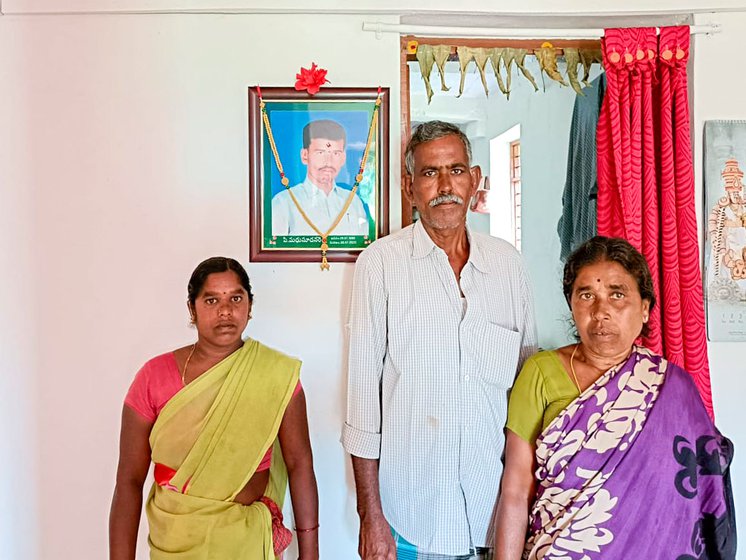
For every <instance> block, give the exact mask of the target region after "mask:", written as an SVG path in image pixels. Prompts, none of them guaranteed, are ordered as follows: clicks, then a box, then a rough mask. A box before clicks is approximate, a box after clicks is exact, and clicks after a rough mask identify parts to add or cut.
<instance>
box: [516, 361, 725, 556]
mask: <svg viewBox="0 0 746 560" xmlns="http://www.w3.org/2000/svg"><path fill="white" fill-rule="evenodd" d="M732 458H733V446H732V444H731V442H730V441H729V440H728V439H727V438H725V437H723V436H722V435H721V434H720V433H719V432H718V431H717V429H716V428H715V426H714V425H713V423H712V421H711V420H710V418H709V416H708V415H707V412H706V410H705V408H704V405H703V404H702V401H701V399H700V397H699V394H698V393H697V389H696V388H695V386H694V383H693V381H692V379H691V377H690V376H689V374H688V373H686V372H685V371H684V370H682V369H681V368H679V367H678V366H676V365H674V364H671V363H669V362H667V361H666V360H665V359H663V358H662V357H660V356H657V355H655V354H653V353H652V352H650V351H649V350H647V349H645V348H639V347H636V348H635V349H633V352H632V354H631V355H630V357H629V359H627V360H626V362H624V363H623V364H621V365H619V366H616V367H615V368H612V369H611V370H609V371H607V372H606V373H604V374H603V375H602V376H601V377H600V378H599V379H598V380H597V381H596V383H594V384H593V385H592V386H591V387H589V388H588V389H587V390H586V391H584V392H583V394H582V395H580V397H578V398H577V399H576V400H575V401H573V402H572V403H571V404H570V405H569V406H568V407H567V408H566V409H565V410H564V411H563V412H562V413H560V415H559V416H558V417H557V418H555V419H554V421H553V422H552V423H551V424H550V425H549V426H547V428H546V429H545V430H544V432H543V433H542V434H541V435H540V436H539V439H538V440H537V448H536V459H537V465H538V467H537V471H536V479H537V481H538V484H537V495H536V501H535V502H534V505H533V508H532V510H531V513H530V518H529V536H528V541H527V543H526V548H525V551H524V555H523V558H524V559H530V560H535V559H536V560H538V559H545V560H550V559H551V560H560V559H561V560H595V559H603V560H621V559H629V558H645V559H646V560H655V559H661V560H662V559H666V560H701V559H707V560H714V559H732V558H735V550H736V530H735V517H734V508H733V497H732V496H733V494H732V490H731V486H730V476H729V467H730V463H731V460H732Z"/></svg>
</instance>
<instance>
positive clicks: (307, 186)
mask: <svg viewBox="0 0 746 560" xmlns="http://www.w3.org/2000/svg"><path fill="white" fill-rule="evenodd" d="M301 185H302V187H303V190H304V191H305V192H306V194H307V195H308V196H314V195H317V194H324V191H322V190H321V189H320V188H319V187H317V186H316V185H314V184H313V181H311V178H310V177H309V176H308V175H306V179H305V180H304V181H303V183H301ZM336 192H337V183H336V182H335V183H334V186H333V187H332V190H331V191H329V195H332V194H336ZM324 196H326V195H324Z"/></svg>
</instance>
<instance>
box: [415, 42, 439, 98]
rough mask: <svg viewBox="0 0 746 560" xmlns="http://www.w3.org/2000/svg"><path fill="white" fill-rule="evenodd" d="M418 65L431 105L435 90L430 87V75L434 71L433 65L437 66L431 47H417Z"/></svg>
mask: <svg viewBox="0 0 746 560" xmlns="http://www.w3.org/2000/svg"><path fill="white" fill-rule="evenodd" d="M416 56H417V63H418V64H419V65H420V75H421V76H422V80H423V81H424V82H425V91H426V92H427V104H428V105H430V101H431V100H432V98H433V88H432V86H431V85H430V74H431V73H432V71H433V64H435V55H433V48H432V47H431V46H430V45H419V46H418V47H417V55H416Z"/></svg>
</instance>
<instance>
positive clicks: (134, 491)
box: [109, 406, 153, 560]
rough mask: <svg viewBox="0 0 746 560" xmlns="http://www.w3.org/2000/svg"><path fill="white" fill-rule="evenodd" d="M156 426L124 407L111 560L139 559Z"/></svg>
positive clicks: (111, 517) (111, 523) (111, 525)
mask: <svg viewBox="0 0 746 560" xmlns="http://www.w3.org/2000/svg"><path fill="white" fill-rule="evenodd" d="M152 427H153V424H151V423H150V422H148V421H147V420H145V419H144V418H142V417H141V416H140V415H139V414H137V413H136V412H135V411H134V410H132V409H131V408H130V407H128V406H125V407H124V410H123V411H122V430H121V435H120V439H119V467H118V468H117V482H116V487H115V488H114V497H113V499H112V501H111V513H110V514H109V559H110V560H135V548H136V545H137V529H138V527H139V525H140V512H141V511H142V488H143V484H144V482H145V477H146V476H147V475H148V469H149V468H150V443H149V441H148V438H149V437H150V429H151V428H152Z"/></svg>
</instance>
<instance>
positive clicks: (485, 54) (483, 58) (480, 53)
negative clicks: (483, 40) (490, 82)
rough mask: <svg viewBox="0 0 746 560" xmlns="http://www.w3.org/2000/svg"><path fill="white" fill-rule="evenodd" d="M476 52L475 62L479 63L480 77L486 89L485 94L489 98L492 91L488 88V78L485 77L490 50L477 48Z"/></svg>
mask: <svg viewBox="0 0 746 560" xmlns="http://www.w3.org/2000/svg"><path fill="white" fill-rule="evenodd" d="M473 51H474V62H476V63H477V70H479V77H480V78H481V79H482V86H483V87H484V94H485V95H486V96H487V97H489V96H490V90H489V89H488V88H487V76H485V75H484V69H485V67H486V66H487V61H488V60H489V59H490V52H489V49H483V48H477V49H473Z"/></svg>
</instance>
